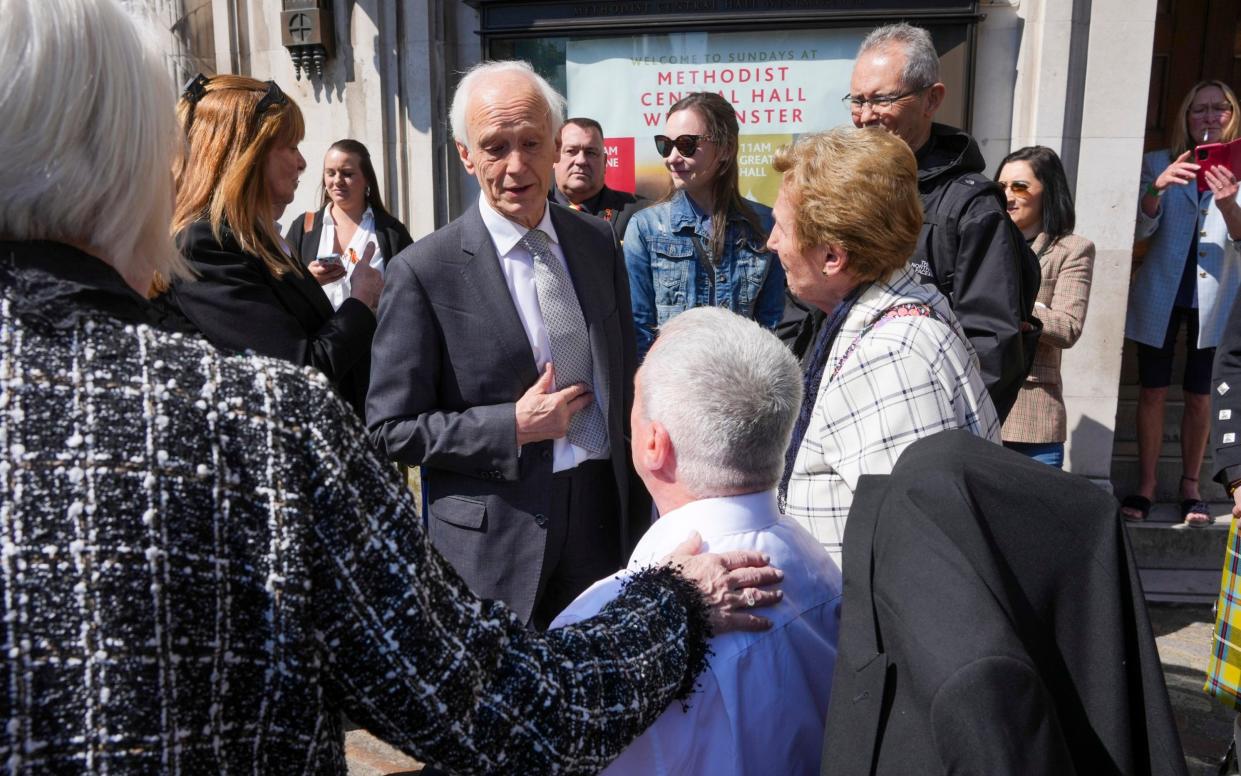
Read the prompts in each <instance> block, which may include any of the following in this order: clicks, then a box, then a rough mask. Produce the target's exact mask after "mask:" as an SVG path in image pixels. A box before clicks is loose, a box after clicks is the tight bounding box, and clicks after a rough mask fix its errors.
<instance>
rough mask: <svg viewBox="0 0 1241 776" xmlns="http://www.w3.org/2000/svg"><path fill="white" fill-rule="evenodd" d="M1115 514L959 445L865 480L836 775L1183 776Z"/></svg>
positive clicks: (853, 559) (962, 437) (845, 609)
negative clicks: (1072, 775) (1027, 775)
mask: <svg viewBox="0 0 1241 776" xmlns="http://www.w3.org/2000/svg"><path fill="white" fill-rule="evenodd" d="M1124 531H1125V529H1124V526H1123V525H1122V524H1121V520H1120V518H1119V514H1118V508H1117V504H1116V501H1115V499H1113V498H1112V497H1111V496H1110V495H1108V494H1107V493H1105V492H1104V491H1102V490H1101V489H1099V488H1098V487H1096V486H1095V485H1093V484H1091V483H1090V482H1088V481H1087V480H1086V479H1084V478H1081V477H1076V476H1073V475H1071V474H1067V473H1064V472H1061V471H1059V470H1058V469H1054V468H1052V467H1050V466H1047V465H1045V464H1041V463H1038V462H1037V461H1033V460H1031V459H1029V458H1026V457H1025V456H1022V455H1020V454H1018V453H1015V452H1013V451H1010V450H1004V449H1001V448H997V447H996V446H995V445H994V444H991V443H988V442H987V441H986V440H983V439H981V438H979V437H976V436H973V435H971V434H968V433H966V432H963V431H945V432H942V433H939V434H936V435H935V436H931V437H927V438H926V439H922V440H919V441H917V442H915V443H914V444H912V445H910V447H909V448H908V449H907V450H906V451H905V453H904V454H903V455H902V456H901V458H900V460H898V461H897V464H896V467H895V468H894V469H893V471H892V474H891V475H888V476H883V477H876V476H872V477H863V478H862V479H861V481H860V483H859V487H858V492H857V496H856V498H855V499H854V502H853V509H852V511H851V512H850V514H849V522H848V525H847V527H846V529H845V543H844V569H843V570H844V581H845V589H844V600H843V602H842V613H843V616H842V620H841V629H840V634H841V635H840V651H839V655H838V658H837V661H836V671H835V674H834V675H833V685H832V699H831V705H830V707H829V709H828V718H827V734H826V738H825V740H824V754H823V768H822V772H823V773H824V774H832V775H833V776H835V775H837V774H839V776H846V775H847V776H855V775H856V774H868V773H869V774H910V773H917V774H949V773H951V774H1030V775H1031V776H1034V775H1035V774H1038V775H1039V776H1042V775H1043V774H1057V776H1059V775H1060V774H1074V773H1077V774H1091V775H1092V776H1093V775H1094V774H1126V775H1129V774H1140V775H1142V776H1147V775H1151V776H1153V775H1155V774H1158V775H1159V776H1163V775H1164V774H1170V775H1172V776H1175V774H1184V773H1185V761H1184V758H1183V756H1182V753H1181V746H1180V740H1179V737H1178V735H1177V730H1176V724H1175V722H1174V720H1173V717H1172V709H1171V704H1170V703H1169V700H1168V692H1167V688H1166V687H1165V685H1164V680H1163V673H1162V670H1161V668H1160V663H1159V655H1158V653H1157V652H1156V651H1155V640H1154V637H1153V636H1152V634H1151V630H1150V623H1149V620H1148V619H1147V615H1146V606H1145V602H1144V600H1143V597H1142V588H1141V585H1140V583H1139V581H1138V576H1137V567H1136V566H1135V564H1134V562H1133V556H1132V554H1131V552H1130V550H1129V545H1128V541H1127V538H1126V535H1125V532H1124Z"/></svg>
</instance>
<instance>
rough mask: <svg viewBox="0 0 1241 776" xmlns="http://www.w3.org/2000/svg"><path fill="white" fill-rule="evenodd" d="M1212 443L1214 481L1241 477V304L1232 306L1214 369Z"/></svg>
mask: <svg viewBox="0 0 1241 776" xmlns="http://www.w3.org/2000/svg"><path fill="white" fill-rule="evenodd" d="M1211 401H1212V403H1213V404H1214V405H1215V406H1214V407H1213V409H1212V411H1211V444H1212V447H1213V448H1214V455H1213V456H1212V459H1211V460H1212V461H1214V464H1215V480H1216V481H1217V482H1219V484H1220V485H1223V486H1224V487H1228V483H1230V482H1233V481H1235V480H1238V479H1241V304H1236V303H1235V302H1234V303H1233V305H1232V311H1231V312H1229V313H1228V323H1227V325H1225V326H1224V335H1223V337H1222V338H1221V339H1220V341H1219V345H1217V346H1216V348H1215V366H1214V368H1213V370H1212V372H1211Z"/></svg>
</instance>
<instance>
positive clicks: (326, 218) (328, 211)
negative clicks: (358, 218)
mask: <svg viewBox="0 0 1241 776" xmlns="http://www.w3.org/2000/svg"><path fill="white" fill-rule="evenodd" d="M368 218H369V219H371V220H372V221H373V220H375V212H374V211H373V210H371V206H370V205H367V206H366V210H365V211H364V212H363V213H362V220H363V221H365V220H366V219H368ZM323 225H324V226H336V219H334V218H332V203H331V202H329V203H327V204H326V205H324V206H323Z"/></svg>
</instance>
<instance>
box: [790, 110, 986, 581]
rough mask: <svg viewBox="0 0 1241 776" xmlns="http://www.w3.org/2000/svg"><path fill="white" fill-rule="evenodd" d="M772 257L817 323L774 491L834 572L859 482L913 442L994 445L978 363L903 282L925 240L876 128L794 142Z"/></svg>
mask: <svg viewBox="0 0 1241 776" xmlns="http://www.w3.org/2000/svg"><path fill="white" fill-rule="evenodd" d="M773 165H774V167H775V169H776V171H777V172H779V173H782V175H783V180H782V181H781V183H780V194H779V196H778V197H777V199H776V206H775V209H774V214H775V226H774V227H772V230H771V239H770V240H769V241H768V243H767V244H768V246H769V247H770V248H771V250H772V251H774V252H776V253H777V254H778V255H779V256H780V262H781V263H782V264H783V265H784V271H785V273H786V275H787V277H788V283H789V290H790V291H792V292H793V293H794V294H796V295H797V298H798V299H800V300H802V301H804V302H806V303H807V304H811V305H814V306H815V307H817V308H818V309H819V310H822V311H823V313H824V314H825V315H826V318H825V319H824V322H823V325H822V326H821V327H820V328H819V331H818V334H817V335H816V337H815V341H814V342H813V343H812V344H811V346H810V349H809V350H808V351H807V357H806V358H805V359H804V360H803V363H802V367H803V370H804V373H805V394H804V398H803V399H802V409H801V413H800V414H799V415H798V418H797V422H796V424H795V425H794V427H793V437H792V440H791V441H790V443H789V448H788V453H787V455H786V456H785V469H784V477H783V480H782V481H781V483H780V495H781V500H782V501H783V502H784V505H785V510H784V511H785V513H786V514H787V515H789V516H790V517H793V518H795V519H796V520H797V521H798V522H800V523H801V524H802V525H803V526H805V527H806V528H807V529H808V530H809V531H810V532H811V533H812V534H814V536H815V538H817V539H818V540H819V541H820V542H822V543H823V546H824V547H825V548H827V550H828V552H830V553H831V554H832V556H833V558H834V559H835V560H836V562H837V563H838V564H839V563H840V561H841V547H842V543H843V539H844V532H845V519H846V518H847V517H848V516H849V507H850V506H851V505H852V503H853V492H854V489H855V488H856V487H857V484H858V478H859V477H861V476H862V475H865V474H889V473H890V472H891V471H892V466H893V464H895V463H896V459H897V458H899V457H900V454H901V452H902V451H904V449H905V448H906V447H908V446H909V445H910V444H912V443H913V442H914V441H915V440H917V439H919V438H921V437H925V436H930V435H931V434H934V433H936V432H939V431H944V430H947V429H954V428H959V429H965V430H967V431H970V432H972V433H974V434H977V435H978V436H981V437H985V438H987V439H989V440H992V441H995V442H998V441H999V440H1000V424H999V420H998V419H997V417H996V412H995V406H994V405H993V404H992V403H991V398H990V396H989V395H988V394H987V389H986V386H985V385H983V381H982V374H981V372H980V371H979V369H978V358H977V356H976V355H975V354H974V348H973V346H972V345H971V344H970V341H969V339H967V338H966V336H965V332H964V330H963V329H962V328H961V324H960V323H958V322H957V319H956V317H955V316H954V315H953V313H952V309H951V307H949V305H948V300H947V299H945V298H944V297H943V295H941V294H940V293H939V291H938V290H936V289H935V287H934V286H930V285H923V284H922V283H920V282H919V281H918V278H917V276H916V275H915V274H914V272H913V270H912V269H910V268H909V265H908V263H909V256H910V254H912V253H913V250H914V246H915V245H916V243H917V240H918V235H919V233H920V231H921V229H922V203H921V200H920V199H919V197H918V167H917V163H916V162H915V161H914V155H913V152H912V151H910V150H909V146H908V145H906V144H905V142H904V141H903V140H901V139H900V138H899V137H897V136H896V135H892V134H888V133H887V132H885V131H884V130H882V129H880V128H879V127H872V128H866V129H852V128H848V129H845V128H841V129H833V130H830V131H827V132H820V133H818V134H813V135H805V136H803V137H801V138H800V139H799V140H798V141H797V142H796V143H795V144H794V145H792V146H791V147H785V148H782V149H781V150H780V151H778V152H777V153H776V158H775V160H774V162H773Z"/></svg>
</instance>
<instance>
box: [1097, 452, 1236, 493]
mask: <svg viewBox="0 0 1241 776" xmlns="http://www.w3.org/2000/svg"><path fill="white" fill-rule="evenodd" d="M1124 445H1130V447H1128V448H1126V449H1125V452H1122V448H1123V446H1124ZM1166 447H1167V445H1165V448H1166ZM1181 471H1182V467H1181V460H1180V447H1179V446H1174V447H1173V448H1172V451H1171V452H1169V454H1168V455H1166V456H1163V457H1160V459H1159V461H1158V463H1156V465H1155V477H1156V481H1157V482H1156V486H1155V500H1156V501H1167V502H1179V501H1180V499H1181V491H1180V487H1181ZM1214 474H1215V467H1214V466H1213V464H1212V462H1211V457H1210V456H1209V455H1208V456H1207V459H1206V460H1205V461H1203V464H1202V468H1201V470H1200V471H1199V472H1198V489H1199V490H1200V491H1201V493H1202V497H1203V499H1205V500H1206V501H1217V502H1226V501H1227V500H1228V494H1227V493H1225V492H1224V488H1223V487H1222V486H1221V485H1220V484H1219V483H1217V482H1215V481H1214V480H1212V479H1211V477H1212V475H1214ZM1137 487H1138V457H1137V443H1136V442H1132V443H1117V444H1116V449H1115V451H1114V453H1113V455H1112V492H1113V493H1115V494H1116V497H1117V498H1118V499H1123V498H1124V497H1125V496H1127V495H1129V494H1130V493H1134V492H1136V491H1137Z"/></svg>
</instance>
